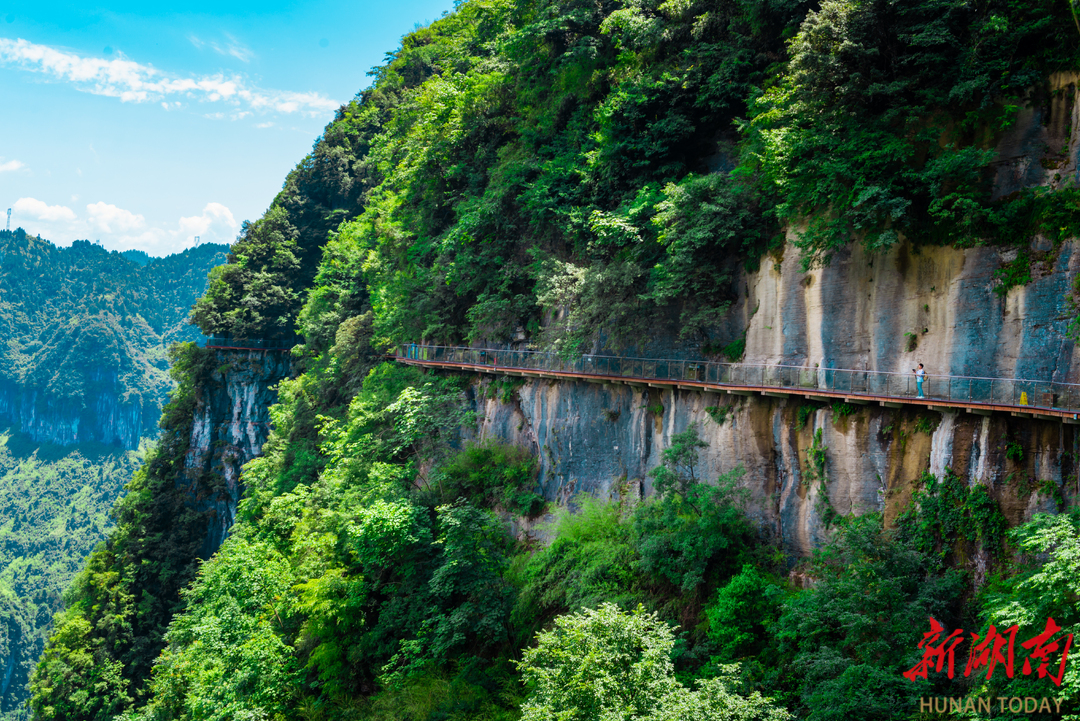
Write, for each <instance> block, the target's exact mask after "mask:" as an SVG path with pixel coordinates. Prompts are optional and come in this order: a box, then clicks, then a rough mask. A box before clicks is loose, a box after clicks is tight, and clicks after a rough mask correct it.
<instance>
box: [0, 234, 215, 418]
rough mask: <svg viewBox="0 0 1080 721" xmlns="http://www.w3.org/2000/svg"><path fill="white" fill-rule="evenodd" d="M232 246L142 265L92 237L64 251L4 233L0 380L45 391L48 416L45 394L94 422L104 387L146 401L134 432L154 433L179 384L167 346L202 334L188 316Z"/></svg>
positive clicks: (130, 400) (121, 397)
mask: <svg viewBox="0 0 1080 721" xmlns="http://www.w3.org/2000/svg"><path fill="white" fill-rule="evenodd" d="M224 251H225V247H224V246H220V245H213V244H207V245H203V246H200V247H198V248H192V249H189V250H186V251H184V252H183V253H178V254H175V255H170V256H167V257H165V258H154V259H153V260H149V259H148V260H147V262H146V263H143V264H140V263H137V262H133V261H131V260H129V259H127V258H126V257H125V256H123V255H121V254H119V253H117V252H115V251H113V252H109V251H107V250H105V249H104V248H102V247H100V246H98V245H94V244H92V243H90V242H89V241H76V242H75V243H74V244H72V245H71V246H70V247H68V248H58V247H57V246H55V245H53V244H52V243H50V242H48V241H46V240H42V239H41V238H37V237H34V236H29V235H27V234H26V233H25V232H23V230H22V229H21V228H20V229H18V230H15V231H12V232H8V231H0V264H2V266H3V273H0V333H3V336H4V338H5V345H4V348H3V352H2V353H0V386H3V387H4V388H5V390H6V391H7V392H8V393H9V394H12V395H14V394H16V393H18V392H20V391H26V392H28V393H29V392H31V391H38V392H39V394H40V395H41V398H40V399H39V401H40V405H41V408H39V409H38V410H39V412H45V408H44V400H45V399H46V398H48V399H49V400H51V401H52V404H53V406H54V407H62V408H67V407H72V408H73V409H74V410H75V416H76V417H79V416H80V414H82V415H83V416H84V417H83V425H85V426H86V427H88V428H92V427H94V425H95V423H96V422H97V420H98V419H96V418H95V417H94V412H93V411H92V410H91V408H90V406H91V405H92V402H93V398H94V395H95V393H97V392H105V393H108V394H110V395H113V396H115V397H116V398H117V400H118V401H119V403H121V404H123V405H129V404H135V405H138V406H141V407H142V408H143V412H142V417H143V418H144V419H145V427H144V428H140V429H137V431H141V432H136V434H135V437H136V438H137V437H138V436H140V435H144V434H146V435H152V434H153V432H154V423H155V419H156V418H157V417H158V415H159V414H160V409H161V406H162V404H163V403H164V402H165V398H166V394H167V393H168V391H169V389H170V388H171V387H172V383H171V381H170V380H169V377H168V358H167V357H166V352H165V351H166V348H167V347H168V345H169V344H171V343H174V342H178V341H190V340H194V339H195V338H197V337H198V333H197V332H196V331H195V329H193V328H191V327H190V326H189V325H188V324H187V315H188V312H189V310H190V308H191V306H192V304H193V303H194V302H195V300H196V299H197V298H198V297H199V296H200V294H201V292H202V291H203V289H205V288H206V273H207V272H208V271H209V269H210V268H212V267H213V266H215V265H217V264H218V263H220V262H222V260H223V259H224V257H225V254H224ZM12 405H16V404H15V403H12ZM10 420H12V421H14V422H18V420H19V419H18V418H11V419H10Z"/></svg>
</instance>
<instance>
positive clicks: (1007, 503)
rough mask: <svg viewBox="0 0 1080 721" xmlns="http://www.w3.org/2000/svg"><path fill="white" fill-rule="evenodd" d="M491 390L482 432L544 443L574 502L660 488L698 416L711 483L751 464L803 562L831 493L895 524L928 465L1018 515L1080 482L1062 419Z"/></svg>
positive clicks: (777, 529) (545, 486)
mask: <svg viewBox="0 0 1080 721" xmlns="http://www.w3.org/2000/svg"><path fill="white" fill-rule="evenodd" d="M486 382H487V381H482V382H481V384H483V383H486ZM484 395H485V394H484V393H483V392H482V391H481V392H479V393H477V394H476V397H477V398H478V400H477V410H478V411H479V416H480V418H481V425H480V436H481V437H482V438H484V437H498V438H501V439H504V440H508V441H511V442H515V443H518V444H520V445H524V446H527V447H531V448H533V449H534V450H535V452H536V453H537V455H538V456H539V458H540V466H541V473H540V481H539V482H540V487H541V491H542V492H543V495H544V496H545V497H546V498H547V499H549V500H552V501H556V502H558V503H563V504H564V503H566V502H568V501H569V500H570V499H571V498H572V497H573V496H574V495H575V494H577V493H583V492H584V493H590V494H593V495H598V496H601V497H605V498H607V497H616V496H618V495H620V494H630V495H633V496H640V495H647V494H649V493H650V492H651V485H650V481H649V478H648V475H647V474H648V472H649V470H651V469H652V468H654V467H656V466H657V465H659V463H660V460H661V456H660V454H661V451H662V450H663V449H664V448H665V447H666V446H667V445H668V444H669V442H670V439H671V436H672V434H675V433H679V432H682V431H684V430H686V429H687V428H688V427H689V426H690V424H692V423H696V424H697V425H698V428H699V431H700V435H701V437H702V439H703V440H705V441H706V442H707V443H709V447H708V448H707V449H704V450H703V451H702V454H701V460H702V473H703V475H704V477H711V478H715V477H717V476H718V475H720V474H721V473H724V472H727V471H730V470H732V469H734V468H736V467H739V466H741V467H742V468H744V469H745V470H746V473H745V475H744V476H743V477H742V480H741V485H742V486H744V487H745V488H747V489H748V490H749V492H750V502H749V505H748V509H747V510H748V511H749V513H750V515H751V516H752V517H754V518H755V519H756V520H757V521H758V523H759V524H760V526H761V527H762V529H763V530H764V531H765V533H766V534H767V535H770V536H771V537H773V538H775V539H777V540H779V541H780V542H781V543H782V545H783V547H784V549H785V551H786V552H787V553H788V554H790V555H792V556H803V555H808V554H809V553H811V552H812V550H813V549H814V548H817V547H819V546H820V545H821V544H822V542H823V541H825V540H826V539H827V537H828V535H829V533H830V532H831V531H830V529H829V527H828V526H827V524H826V523H825V522H824V517H823V514H824V508H825V507H824V506H823V505H822V503H821V502H820V501H819V498H820V497H821V494H822V493H825V494H826V495H827V498H828V501H829V504H830V505H831V506H832V508H833V509H834V510H835V511H836V512H838V513H840V514H847V513H856V514H862V513H866V512H870V511H878V512H882V513H884V515H885V518H886V520H887V521H892V520H893V519H895V517H896V516H897V514H898V513H899V512H900V511H902V510H903V508H904V507H905V506H906V505H907V503H908V502H909V501H910V499H911V494H912V491H913V486H914V484H915V482H916V481H918V480H919V478H920V477H921V476H922V474H923V473H924V472H925V471H930V472H931V473H934V474H936V475H938V476H939V477H940V476H941V475H942V474H943V473H944V471H945V469H946V468H952V469H953V470H954V472H956V473H958V474H959V475H960V476H961V477H963V478H966V479H967V480H968V483H969V484H974V483H982V484H984V485H986V486H987V487H988V488H989V489H990V491H991V494H992V495H993V496H994V497H995V498H997V499H998V501H999V503H1000V504H1001V506H1002V510H1003V511H1004V513H1005V515H1006V517H1007V518H1008V519H1009V520H1010V522H1012V523H1019V522H1021V521H1023V520H1026V519H1028V518H1030V516H1031V514H1032V513H1034V512H1035V511H1038V510H1042V511H1052V510H1054V508H1055V502H1054V501H1053V493H1051V492H1049V486H1048V485H1046V484H1047V483H1048V484H1052V485H1053V486H1055V487H1056V488H1057V489H1058V490H1059V491H1060V492H1061V493H1062V495H1064V496H1065V497H1070V496H1075V495H1076V494H1077V493H1078V490H1080V489H1078V488H1077V483H1078V480H1077V470H1078V468H1077V463H1076V458H1077V457H1078V456H1077V455H1076V454H1077V453H1078V452H1080V433H1078V432H1077V428H1078V426H1071V425H1064V424H1062V423H1059V422H1056V421H1040V420H1032V419H1024V418H1015V417H1012V416H1006V415H1001V414H995V415H994V416H992V417H984V416H975V415H970V414H965V413H952V412H946V413H938V412H933V411H915V410H912V409H891V408H883V407H880V406H863V407H859V408H858V409H857V410H856V411H855V413H854V414H852V415H850V416H846V417H838V416H837V415H835V414H834V412H833V410H832V409H831V408H828V407H823V408H817V410H814V411H812V412H811V413H810V415H809V416H808V417H806V418H805V422H804V425H803V426H802V427H801V428H800V427H799V417H798V416H799V413H798V404H799V401H798V400H796V399H776V398H763V397H751V398H742V397H739V396H731V395H727V394H717V393H703V392H698V391H687V390H659V389H638V388H633V387H631V386H625V385H600V384H592V383H583V382H563V381H548V380H539V381H529V382H527V383H526V384H525V385H524V386H522V387H521V388H520V389H519V391H518V399H517V401H516V402H514V403H509V404H506V403H500V402H499V401H497V400H494V399H486V398H484ZM660 406H662V407H663V410H662V411H659V412H657V411H658V410H659V408H660ZM708 407H719V408H728V415H727V418H726V419H725V420H724V422H723V423H720V424H718V423H717V422H716V421H714V420H713V418H712V415H710V414H709V413H708V412H706V410H705V409H706V408H708ZM935 425H936V427H934V426H935ZM819 430H820V431H821V434H820V438H819V440H816V439H817V431H819ZM1008 444H1019V445H1020V447H1021V448H1022V449H1023V457H1022V458H1021V459H1020V460H1010V459H1008V458H1006V455H1005V453H1006V448H1007V446H1008ZM815 447H816V448H822V449H824V451H825V466H824V471H825V473H824V476H825V483H824V485H822V484H821V483H819V482H818V481H817V480H816V475H817V474H816V472H815V471H814V469H813V468H812V467H811V466H810V465H809V460H808V456H809V453H808V452H809V451H810V449H811V448H815ZM808 469H810V472H808Z"/></svg>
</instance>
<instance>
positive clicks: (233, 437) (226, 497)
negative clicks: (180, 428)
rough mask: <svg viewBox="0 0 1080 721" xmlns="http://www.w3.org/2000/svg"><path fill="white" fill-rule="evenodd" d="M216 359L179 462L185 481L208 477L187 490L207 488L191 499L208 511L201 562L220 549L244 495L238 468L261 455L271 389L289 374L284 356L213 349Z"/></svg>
mask: <svg viewBox="0 0 1080 721" xmlns="http://www.w3.org/2000/svg"><path fill="white" fill-rule="evenodd" d="M216 355H217V363H218V364H219V367H218V370H216V371H215V372H213V373H212V374H211V382H210V383H209V384H206V385H204V386H203V387H202V388H201V389H200V391H201V393H200V398H199V400H198V404H197V407H196V409H195V419H194V423H193V424H192V428H191V445H190V447H189V449H188V452H187V456H186V457H185V459H184V472H185V476H186V477H187V478H188V479H189V480H191V479H195V478H197V477H199V476H202V477H203V478H204V479H205V478H209V479H210V483H209V484H207V483H202V484H194V483H193V487H206V486H209V487H211V488H213V491H211V492H209V493H202V494H197V495H196V497H195V498H194V502H195V503H196V505H197V506H198V508H199V509H200V510H204V509H210V510H212V511H213V513H212V514H211V515H212V518H211V521H210V526H209V528H208V529H207V534H206V539H205V542H204V544H203V550H202V556H203V557H204V558H209V557H210V556H211V555H212V554H213V553H214V551H216V550H217V549H218V547H220V546H221V543H222V542H223V541H224V540H225V537H226V536H227V535H228V532H229V528H231V527H232V524H233V522H234V521H235V519H236V504H237V503H238V502H239V501H240V498H241V496H242V495H243V492H244V489H243V485H242V484H241V482H240V467H241V466H243V465H244V464H245V463H247V462H248V461H250V460H251V459H252V458H255V457H256V456H258V455H259V453H260V452H261V451H262V445H263V443H265V442H266V439H267V436H268V435H269V433H270V410H269V409H270V406H271V405H273V404H274V403H275V402H277V391H276V390H275V389H274V386H275V384H277V382H278V381H280V380H281V379H283V378H286V377H288V376H289V374H290V373H291V371H292V367H291V362H290V358H289V354H288V353H287V352H280V351H262V350H251V351H233V350H228V351H225V350H219V351H217V352H216Z"/></svg>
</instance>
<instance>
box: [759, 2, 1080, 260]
mask: <svg viewBox="0 0 1080 721" xmlns="http://www.w3.org/2000/svg"><path fill="white" fill-rule="evenodd" d="M1068 20H1069V17H1068V13H1067V11H1066V8H1065V7H1064V6H1063V4H1062V3H1058V2H1051V1H1050V0H1039V1H1038V2H1035V3H1023V4H1020V3H1014V2H1010V1H1009V0H995V1H993V2H990V3H986V4H984V5H983V6H980V8H979V11H978V12H977V13H969V12H968V9H967V6H965V5H963V4H962V3H957V2H925V1H924V0H859V1H858V2H842V1H841V0H829V1H827V2H823V3H822V4H821V6H820V8H819V9H818V10H816V11H814V12H811V13H809V14H808V15H807V17H806V20H805V21H804V22H803V24H802V26H801V28H800V31H799V34H798V35H797V36H796V37H795V38H794V40H793V41H792V43H791V46H790V49H789V51H790V53H791V61H790V63H789V66H788V69H787V70H788V71H787V73H786V74H785V75H783V76H782V77H781V78H779V79H778V82H777V83H776V84H775V85H773V86H772V87H768V88H766V89H765V91H764V92H763V93H761V94H760V96H759V97H758V99H757V100H756V101H755V104H754V109H753V111H752V112H753V118H752V120H751V125H750V138H749V142H750V152H751V158H752V163H751V167H753V168H755V169H757V170H758V171H759V172H761V173H762V174H763V176H764V178H765V181H766V182H767V183H768V184H770V185H771V187H772V188H773V189H774V192H775V193H776V197H777V198H778V205H777V209H778V212H779V214H780V216H781V217H782V218H785V219H788V220H789V221H792V222H799V221H800V219H806V220H807V223H806V225H805V229H804V230H803V231H802V233H801V237H800V239H799V240H798V241H797V245H799V246H800V247H801V249H802V251H803V263H804V266H807V267H808V266H811V265H814V264H819V263H828V261H829V259H830V258H831V257H832V255H833V254H834V253H835V252H836V251H837V250H838V249H840V248H842V247H844V246H846V245H847V244H848V243H849V242H850V241H851V240H852V239H860V240H861V241H862V243H863V245H864V246H865V247H866V249H867V250H868V251H871V252H874V251H880V250H885V249H887V248H889V247H890V246H891V245H893V244H894V243H896V242H897V239H898V237H899V233H904V234H905V235H907V236H908V237H909V238H927V239H931V238H937V237H946V236H948V237H950V239H952V240H954V242H955V239H956V238H958V237H959V238H961V239H965V240H967V241H968V242H974V241H976V240H977V239H979V238H985V237H987V236H997V237H999V238H1007V239H1011V238H1012V237H1015V235H1020V234H1021V233H1022V232H1024V231H1026V230H1029V229H1030V228H1031V225H1032V220H1031V219H1032V217H1033V216H1032V215H1027V214H1024V213H1023V212H1022V211H1021V212H1020V213H1019V214H1018V215H1017V214H1015V212H1014V211H1016V210H1018V208H1015V209H1014V208H1013V207H1012V206H1022V205H1026V206H1029V207H1030V206H1031V205H1032V204H1033V203H1036V202H1037V200H1036V199H1037V197H1038V193H1035V192H1034V191H1030V192H1026V193H1023V194H1021V195H1022V198H1021V199H1020V200H1019V202H1015V201H1013V200H1012V199H1008V200H1006V201H1005V202H1004V203H1001V204H992V203H990V202H989V193H988V192H987V188H986V184H985V180H984V179H985V178H986V177H987V173H986V170H987V168H988V166H989V164H990V163H991V162H992V161H993V160H994V158H995V154H994V152H993V151H991V150H987V149H985V148H986V145H988V144H989V143H988V142H987V141H988V140H989V139H990V137H991V136H992V134H993V133H994V132H995V131H997V130H999V129H1001V128H1003V127H1006V126H1007V125H1008V123H1009V122H1011V120H1012V116H1013V114H1014V113H1015V111H1016V108H1017V107H1018V102H1019V99H1020V98H1022V97H1023V96H1025V95H1026V94H1027V92H1028V89H1029V88H1030V87H1031V86H1034V85H1038V84H1040V83H1041V82H1043V79H1044V78H1045V77H1046V75H1047V74H1048V73H1049V72H1052V71H1053V70H1055V69H1057V68H1059V67H1062V66H1063V65H1067V64H1070V63H1074V62H1075V54H1076V45H1077V42H1076V37H1075V36H1072V35H1071V34H1070V33H1069V30H1068V27H1069V23H1068ZM823 158H824V159H826V160H825V162H822V159H823ZM1034 217H1036V218H1038V214H1034ZM1021 218H1022V219H1023V220H1022V221H1020V222H1017V221H1019V220H1020V219H1021ZM1035 222H1036V223H1038V220H1036V221H1035ZM1017 226H1022V227H1023V230H1020V228H1018V227H1017ZM1018 231H1019V232H1018Z"/></svg>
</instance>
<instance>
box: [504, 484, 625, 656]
mask: <svg viewBox="0 0 1080 721" xmlns="http://www.w3.org/2000/svg"><path fill="white" fill-rule="evenodd" d="M578 503H579V507H578V508H577V510H576V512H574V513H570V512H569V511H567V510H566V509H562V510H560V511H559V512H558V513H557V514H556V518H555V521H554V522H553V523H552V525H551V531H550V532H551V534H552V536H553V539H552V542H551V544H550V545H549V546H546V547H543V548H540V549H537V550H536V551H535V552H534V553H527V554H523V555H521V556H519V557H518V558H517V559H516V561H515V566H517V570H516V572H515V575H516V576H517V578H518V584H519V585H520V586H521V591H520V593H519V595H518V599H517V604H516V606H515V608H514V611H513V616H512V618H513V621H514V625H515V627H516V628H519V629H522V630H523V633H522V635H521V637H519V638H517V639H515V641H516V645H518V646H521V645H524V644H525V643H527V642H528V641H529V639H530V638H532V636H533V634H534V633H535V632H536V631H537V630H538V629H540V628H542V627H544V626H545V625H546V624H547V623H548V622H550V621H551V620H552V619H553V618H555V616H557V615H559V614H562V613H566V612H567V611H571V610H573V609H578V608H582V607H586V608H593V607H595V606H597V605H599V604H600V603H603V602H605V601H606V602H611V603H617V604H619V605H620V606H627V607H632V606H633V605H635V604H636V603H637V602H638V600H639V599H640V598H641V595H642V590H641V588H640V584H641V580H642V579H641V577H640V575H639V574H638V573H636V571H635V564H636V562H637V558H638V555H637V547H636V545H635V543H634V536H633V523H632V521H631V520H630V518H629V515H630V510H631V509H628V508H626V507H624V506H622V505H620V504H617V503H604V502H601V501H597V500H595V499H593V498H589V497H587V496H586V497H584V498H582V499H580V501H579V502H578Z"/></svg>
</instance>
